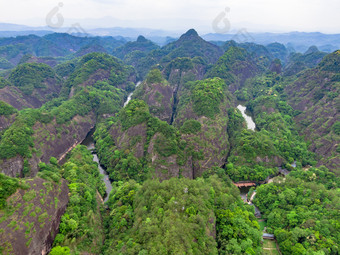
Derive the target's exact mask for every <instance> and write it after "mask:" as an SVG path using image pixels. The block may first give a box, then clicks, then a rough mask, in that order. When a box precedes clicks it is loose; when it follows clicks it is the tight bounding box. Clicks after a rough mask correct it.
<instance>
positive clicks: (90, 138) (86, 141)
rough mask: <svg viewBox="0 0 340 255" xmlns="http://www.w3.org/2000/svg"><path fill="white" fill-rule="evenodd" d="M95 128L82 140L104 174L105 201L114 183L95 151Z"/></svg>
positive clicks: (126, 102)
mask: <svg viewBox="0 0 340 255" xmlns="http://www.w3.org/2000/svg"><path fill="white" fill-rule="evenodd" d="M139 84H141V82H140V81H139V82H137V84H136V88H137V87H138V86H139ZM132 94H133V92H131V93H130V94H129V95H128V97H127V99H126V101H125V103H124V107H125V106H126V105H127V104H128V103H129V102H130V100H131V98H132ZM94 130H95V129H94V128H93V129H92V130H91V131H90V132H89V133H88V134H87V136H86V138H85V139H84V140H83V141H82V143H81V144H82V145H85V146H86V147H87V149H88V150H89V151H91V152H92V155H93V161H94V162H97V163H98V170H99V172H100V174H102V175H103V181H104V183H105V187H106V195H105V197H104V203H105V202H106V201H107V200H108V199H109V195H110V192H111V190H112V185H111V182H110V178H109V175H108V173H107V172H106V171H105V170H104V168H103V167H102V166H101V165H100V162H99V158H98V155H97V154H96V152H95V145H94V139H93V133H94Z"/></svg>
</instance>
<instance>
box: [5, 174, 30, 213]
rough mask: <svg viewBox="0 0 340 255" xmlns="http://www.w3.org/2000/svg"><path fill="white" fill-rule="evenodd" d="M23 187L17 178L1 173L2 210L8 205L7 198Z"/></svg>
mask: <svg viewBox="0 0 340 255" xmlns="http://www.w3.org/2000/svg"><path fill="white" fill-rule="evenodd" d="M23 187H24V186H23V185H22V184H21V183H20V180H18V179H17V178H11V177H8V176H6V175H4V174H3V173H0V210H2V209H3V208H5V207H6V205H7V202H6V199H7V198H8V197H9V196H11V195H12V194H13V193H14V192H16V190H17V189H18V188H23Z"/></svg>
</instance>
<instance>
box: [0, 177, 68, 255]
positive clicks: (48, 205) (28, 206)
mask: <svg viewBox="0 0 340 255" xmlns="http://www.w3.org/2000/svg"><path fill="white" fill-rule="evenodd" d="M27 184H29V186H30V188H28V189H26V190H23V189H19V190H18V191H17V192H16V193H14V194H13V195H12V196H10V197H9V198H8V200H7V203H8V206H11V208H14V209H13V210H12V213H11V214H6V215H1V216H2V217H4V218H3V219H4V220H3V221H2V222H1V223H0V228H1V230H2V231H1V232H0V245H1V247H2V248H3V250H2V254H28V255H30V254H32V255H36V254H48V253H49V251H50V250H51V247H52V244H53V241H54V238H55V236H56V234H57V233H58V229H59V223H60V219H61V216H62V215H63V214H64V212H65V210H66V206H67V203H68V200H69V198H68V192H69V189H68V186H67V182H66V181H65V180H63V179H61V180H60V183H54V182H50V181H46V180H44V179H41V178H35V179H33V180H28V181H27Z"/></svg>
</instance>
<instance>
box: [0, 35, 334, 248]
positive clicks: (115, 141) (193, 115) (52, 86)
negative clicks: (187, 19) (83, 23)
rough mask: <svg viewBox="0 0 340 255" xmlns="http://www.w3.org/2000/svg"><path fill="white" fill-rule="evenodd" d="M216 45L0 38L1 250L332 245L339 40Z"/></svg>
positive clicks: (193, 40) (186, 39) (185, 38)
mask: <svg viewBox="0 0 340 255" xmlns="http://www.w3.org/2000/svg"><path fill="white" fill-rule="evenodd" d="M220 45H221V46H216V45H214V44H211V43H209V42H207V41H205V40H203V39H202V38H201V37H200V36H199V35H198V34H197V32H196V31H195V30H193V29H190V30H189V31H187V32H186V33H185V34H183V35H182V36H181V37H180V38H179V39H178V40H175V41H172V42H170V43H169V44H167V45H165V46H163V47H159V46H157V45H156V44H155V43H153V42H152V41H150V40H147V39H146V38H145V37H144V36H139V37H138V38H137V40H136V41H132V42H125V41H123V40H117V39H115V38H113V37H76V36H71V35H68V34H58V33H54V34H49V35H45V36H43V37H38V36H32V35H31V36H19V37H16V38H0V57H1V58H0V74H1V76H0V169H1V173H0V191H1V192H0V219H1V220H0V245H1V246H0V252H1V254H38V253H39V254H40V253H42V254H46V253H50V254H51V255H56V254H57V255H58V254H84V255H85V254H268V253H267V252H268V248H267V246H266V245H268V243H269V244H272V245H275V243H274V242H271V241H267V240H263V234H264V233H266V234H268V233H269V234H273V235H274V237H275V238H276V241H277V243H278V247H279V249H280V252H281V253H282V254H284V255H288V254H306V255H307V254H308V255H309V254H318V255H321V254H324V255H326V254H327V255H328V254H332V255H333V254H334V255H336V254H338V253H339V252H340V247H339V245H340V236H339V234H338V233H340V229H339V228H340V227H339V226H340V221H339V219H340V215H339V212H340V209H339V206H340V202H339V197H340V196H339V195H340V194H339V188H340V177H339V169H340V149H339V148H340V147H339V141H340V118H339V116H340V115H339V111H340V97H339V87H340V86H339V84H340V80H339V77H340V51H335V52H333V53H330V54H326V53H324V52H321V51H319V50H318V49H317V48H316V47H315V46H312V45H311V47H310V48H309V49H308V50H307V51H306V52H305V53H303V54H301V53H295V52H294V50H293V49H292V48H291V47H289V46H288V45H283V44H280V43H271V44H269V45H260V44H255V43H239V42H235V41H227V42H224V43H221V44H220ZM104 170H105V171H104ZM247 185H249V187H246V188H244V187H243V188H241V189H239V188H238V187H240V186H247ZM250 186H254V187H252V188H250ZM255 186H257V187H256V190H255ZM111 189H112V191H111ZM240 195H241V196H240ZM245 200H246V201H247V202H246V203H245ZM252 201H253V202H254V204H252ZM254 205H255V206H256V207H255V206H254ZM255 215H256V217H255ZM259 217H261V218H259ZM264 226H266V228H265V229H264ZM264 231H266V232H264ZM269 249H272V252H274V250H275V249H276V248H269Z"/></svg>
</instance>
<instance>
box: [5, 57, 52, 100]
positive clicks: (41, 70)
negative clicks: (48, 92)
mask: <svg viewBox="0 0 340 255" xmlns="http://www.w3.org/2000/svg"><path fill="white" fill-rule="evenodd" d="M47 79H55V80H56V81H58V78H57V77H56V74H55V73H54V71H53V69H52V68H51V67H49V66H48V65H46V64H37V63H27V64H22V65H19V66H18V67H17V68H15V69H14V70H13V71H12V72H11V75H10V76H9V81H10V82H11V83H12V84H13V85H14V86H16V87H18V88H19V89H20V90H21V91H22V92H23V93H24V94H26V95H31V94H32V92H33V90H34V89H38V88H46V85H45V84H44V82H45V81H46V80H47Z"/></svg>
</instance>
